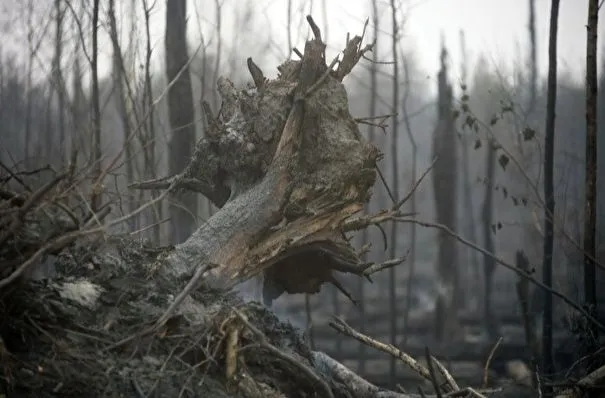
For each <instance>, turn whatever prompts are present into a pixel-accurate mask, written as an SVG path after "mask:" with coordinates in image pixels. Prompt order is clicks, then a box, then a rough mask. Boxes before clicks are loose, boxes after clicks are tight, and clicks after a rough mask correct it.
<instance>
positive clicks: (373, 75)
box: [322, 0, 379, 374]
mask: <svg viewBox="0 0 605 398" xmlns="http://www.w3.org/2000/svg"><path fill="white" fill-rule="evenodd" d="M322 5H323V8H324V12H325V6H326V2H325V0H324V1H323V2H322ZM324 18H326V16H324ZM378 24H379V20H378V4H377V0H372V25H373V37H374V43H375V45H374V48H373V49H372V63H371V64H370V104H369V111H368V116H375V115H376V98H377V97H378V68H377V62H378ZM375 131H376V129H375V128H374V126H369V127H368V133H367V134H368V137H367V140H368V142H371V143H372V142H373V141H374V133H375ZM364 209H365V212H366V213H367V214H370V209H371V206H370V203H366V204H365V206H364ZM369 241H370V237H369V233H368V230H367V229H364V230H363V231H362V235H361V242H362V246H365V245H367V244H368V243H369ZM362 261H364V262H367V261H368V253H364V254H363V257H362ZM357 283H358V284H357V294H358V295H359V317H360V320H361V322H360V324H359V325H360V327H359V331H360V332H361V333H365V330H366V328H365V316H366V310H365V289H364V286H365V283H364V282H363V281H362V280H361V279H360V280H359V281H358V282H357ZM357 355H358V359H359V367H358V370H359V373H360V374H364V373H365V371H366V356H367V354H366V345H365V344H362V343H359V345H358V354H357Z"/></svg>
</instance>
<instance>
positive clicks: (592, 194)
mask: <svg viewBox="0 0 605 398" xmlns="http://www.w3.org/2000/svg"><path fill="white" fill-rule="evenodd" d="M598 3H599V1H598V0H589V1H588V24H587V27H588V29H587V37H586V160H585V162H586V177H585V178H586V180H585V184H584V187H585V188H584V189H585V195H586V198H585V203H584V297H585V302H586V305H588V306H589V308H590V310H591V311H592V312H593V314H596V312H597V311H596V310H597V269H596V265H595V258H596V256H597V252H596V232H597V231H596V218H597V214H596V213H597V209H596V206H597V131H598V130H597V93H598V91H597V84H598V80H597V30H598V24H599V4H598ZM598 332H599V331H598V329H596V328H594V327H593V328H592V336H593V338H592V342H593V344H594V343H596V342H597V341H598ZM591 345H592V344H591ZM591 348H592V349H593V351H596V350H597V348H598V347H596V345H595V346H594V347H591ZM589 370H594V369H589Z"/></svg>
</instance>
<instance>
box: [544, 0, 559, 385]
mask: <svg viewBox="0 0 605 398" xmlns="http://www.w3.org/2000/svg"><path fill="white" fill-rule="evenodd" d="M558 19H559V0H552V3H551V10H550V32H549V39H548V83H547V90H548V92H547V103H546V131H545V137H544V200H545V203H546V206H545V209H544V253H543V259H542V264H543V267H544V271H543V275H542V280H543V283H544V284H545V285H546V286H548V287H551V286H552V255H553V239H554V235H553V232H554V231H553V217H554V214H555V197H554V187H553V185H554V181H553V163H554V146H555V108H556V102H557V30H558ZM552 316H553V313H552V296H551V294H550V293H549V292H546V291H545V292H544V319H543V323H542V372H543V374H552V373H553V371H554V363H553V356H552V354H553V353H552V345H553V341H552V337H553V336H552ZM545 390H546V391H545V394H548V393H549V390H552V387H548V386H545Z"/></svg>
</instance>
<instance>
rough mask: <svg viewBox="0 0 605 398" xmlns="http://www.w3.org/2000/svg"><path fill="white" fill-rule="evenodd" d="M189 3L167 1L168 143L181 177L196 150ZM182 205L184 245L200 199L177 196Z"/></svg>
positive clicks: (174, 213)
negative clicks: (188, 18) (189, 41)
mask: <svg viewBox="0 0 605 398" xmlns="http://www.w3.org/2000/svg"><path fill="white" fill-rule="evenodd" d="M186 18H187V1H186V0H167V1H166V37H165V43H164V44H165V56H166V78H167V80H168V84H172V86H170V88H169V89H168V115H169V119H170V127H171V129H172V137H171V138H170V142H169V169H170V173H172V174H178V173H181V172H182V171H183V170H184V169H185V167H186V166H187V164H188V162H189V160H190V159H191V155H192V154H193V148H194V146H195V114H194V108H193V93H192V89H191V76H190V74H189V56H188V51H187V20H186ZM174 197H175V199H176V200H177V201H178V202H180V203H179V204H172V205H171V207H170V216H171V219H172V241H173V242H175V243H178V242H183V241H184V240H185V239H186V238H187V237H188V236H190V235H191V233H192V232H193V230H194V228H195V217H196V215H197V198H196V197H195V195H192V194H190V193H183V194H175V195H174Z"/></svg>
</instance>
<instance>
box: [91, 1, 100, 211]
mask: <svg viewBox="0 0 605 398" xmlns="http://www.w3.org/2000/svg"><path fill="white" fill-rule="evenodd" d="M98 25H99V0H93V7H92V59H91V65H90V66H91V69H92V129H91V131H92V165H93V166H92V167H93V181H94V182H95V183H94V185H93V186H92V195H91V200H90V202H91V204H90V206H91V208H92V210H93V211H96V210H97V208H98V206H99V204H100V203H99V202H100V194H101V181H99V178H100V177H101V98H100V96H101V94H100V93H99V70H98V65H97V64H98V58H99V45H98Z"/></svg>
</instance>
